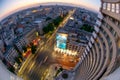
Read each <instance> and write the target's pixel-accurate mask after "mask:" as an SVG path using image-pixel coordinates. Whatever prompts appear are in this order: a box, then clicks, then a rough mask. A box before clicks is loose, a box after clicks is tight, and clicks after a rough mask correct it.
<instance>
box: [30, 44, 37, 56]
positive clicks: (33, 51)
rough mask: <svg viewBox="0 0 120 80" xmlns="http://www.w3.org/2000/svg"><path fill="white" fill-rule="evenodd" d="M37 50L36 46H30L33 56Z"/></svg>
mask: <svg viewBox="0 0 120 80" xmlns="http://www.w3.org/2000/svg"><path fill="white" fill-rule="evenodd" d="M36 50H37V46H35V45H33V43H32V44H31V51H32V54H35V52H36Z"/></svg>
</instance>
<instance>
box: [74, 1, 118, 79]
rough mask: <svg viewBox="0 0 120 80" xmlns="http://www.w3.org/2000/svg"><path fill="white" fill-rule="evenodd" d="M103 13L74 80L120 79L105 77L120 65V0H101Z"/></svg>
mask: <svg viewBox="0 0 120 80" xmlns="http://www.w3.org/2000/svg"><path fill="white" fill-rule="evenodd" d="M101 2H102V5H101V13H102V16H98V21H97V22H96V25H95V26H94V29H95V31H94V32H93V36H92V37H91V39H90V41H89V43H88V46H87V47H86V50H85V52H84V53H83V55H82V57H81V60H80V62H79V63H78V65H77V66H76V67H75V71H76V74H75V79H74V80H100V79H101V80H119V79H120V78H118V76H117V77H114V76H115V75H118V74H114V76H113V79H110V78H105V77H106V76H108V75H110V74H112V73H113V72H114V71H115V70H116V69H117V68H118V67H119V66H120V0H101Z"/></svg>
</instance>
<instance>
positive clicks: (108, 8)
mask: <svg viewBox="0 0 120 80" xmlns="http://www.w3.org/2000/svg"><path fill="white" fill-rule="evenodd" d="M110 5H111V4H110V3H108V4H107V10H108V11H110Z"/></svg>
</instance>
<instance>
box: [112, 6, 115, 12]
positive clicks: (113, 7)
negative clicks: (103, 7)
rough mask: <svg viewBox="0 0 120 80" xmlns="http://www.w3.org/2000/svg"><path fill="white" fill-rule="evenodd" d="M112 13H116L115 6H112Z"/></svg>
mask: <svg viewBox="0 0 120 80" xmlns="http://www.w3.org/2000/svg"><path fill="white" fill-rule="evenodd" d="M112 12H115V4H112Z"/></svg>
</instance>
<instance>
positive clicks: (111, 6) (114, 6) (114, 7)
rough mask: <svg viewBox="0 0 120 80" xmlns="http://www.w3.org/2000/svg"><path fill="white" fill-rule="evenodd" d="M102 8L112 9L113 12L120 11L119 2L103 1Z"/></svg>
mask: <svg viewBox="0 0 120 80" xmlns="http://www.w3.org/2000/svg"><path fill="white" fill-rule="evenodd" d="M103 9H106V10H108V11H112V12H115V13H120V3H116V4H115V3H114V4H113V3H103Z"/></svg>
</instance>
